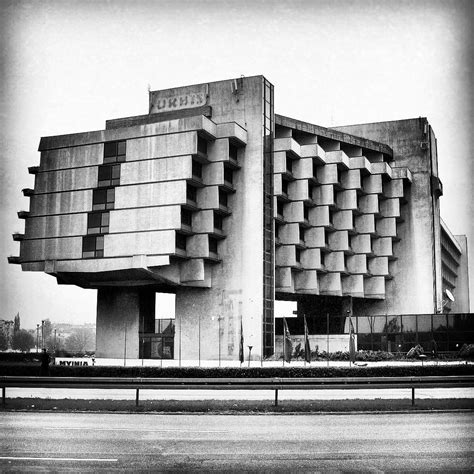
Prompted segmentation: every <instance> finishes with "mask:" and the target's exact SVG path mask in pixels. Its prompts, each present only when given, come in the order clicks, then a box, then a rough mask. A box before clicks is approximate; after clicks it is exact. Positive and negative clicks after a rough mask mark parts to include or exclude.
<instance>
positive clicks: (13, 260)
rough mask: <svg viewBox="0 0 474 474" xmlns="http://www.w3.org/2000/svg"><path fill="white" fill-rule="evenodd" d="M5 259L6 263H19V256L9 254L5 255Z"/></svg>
mask: <svg viewBox="0 0 474 474" xmlns="http://www.w3.org/2000/svg"><path fill="white" fill-rule="evenodd" d="M7 259H8V263H10V264H11V265H21V258H20V257H16V256H12V255H10V256H9V257H7Z"/></svg>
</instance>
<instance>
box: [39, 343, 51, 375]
mask: <svg viewBox="0 0 474 474" xmlns="http://www.w3.org/2000/svg"><path fill="white" fill-rule="evenodd" d="M50 360H51V359H50V357H49V354H48V353H47V352H46V349H43V352H42V354H41V369H40V376H49V362H50Z"/></svg>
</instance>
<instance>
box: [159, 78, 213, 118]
mask: <svg viewBox="0 0 474 474" xmlns="http://www.w3.org/2000/svg"><path fill="white" fill-rule="evenodd" d="M206 103H207V84H202V85H198V86H192V87H180V88H176V89H167V90H164V91H151V92H150V114H157V113H160V112H170V111H174V110H181V109H191V108H195V107H202V106H203V105H206Z"/></svg>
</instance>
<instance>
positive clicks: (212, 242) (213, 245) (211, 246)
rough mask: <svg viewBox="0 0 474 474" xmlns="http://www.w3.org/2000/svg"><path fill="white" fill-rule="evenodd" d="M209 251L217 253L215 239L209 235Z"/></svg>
mask: <svg viewBox="0 0 474 474" xmlns="http://www.w3.org/2000/svg"><path fill="white" fill-rule="evenodd" d="M209 253H217V240H216V239H213V238H212V237H209Z"/></svg>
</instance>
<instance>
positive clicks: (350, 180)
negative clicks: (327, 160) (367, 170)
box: [341, 170, 362, 191]
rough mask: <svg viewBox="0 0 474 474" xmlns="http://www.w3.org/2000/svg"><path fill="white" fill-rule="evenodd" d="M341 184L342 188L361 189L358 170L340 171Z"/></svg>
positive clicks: (360, 178)
mask: <svg viewBox="0 0 474 474" xmlns="http://www.w3.org/2000/svg"><path fill="white" fill-rule="evenodd" d="M341 185H342V187H343V188H344V189H348V190H349V189H355V190H356V191H362V177H361V174H360V170H347V171H343V172H342V173H341Z"/></svg>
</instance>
